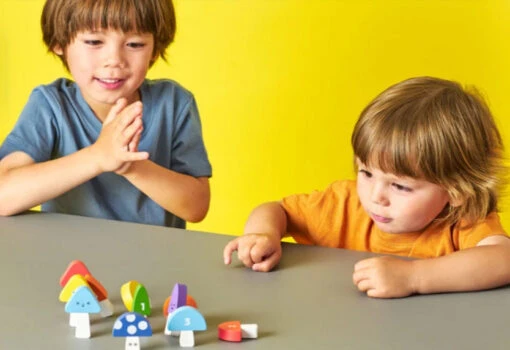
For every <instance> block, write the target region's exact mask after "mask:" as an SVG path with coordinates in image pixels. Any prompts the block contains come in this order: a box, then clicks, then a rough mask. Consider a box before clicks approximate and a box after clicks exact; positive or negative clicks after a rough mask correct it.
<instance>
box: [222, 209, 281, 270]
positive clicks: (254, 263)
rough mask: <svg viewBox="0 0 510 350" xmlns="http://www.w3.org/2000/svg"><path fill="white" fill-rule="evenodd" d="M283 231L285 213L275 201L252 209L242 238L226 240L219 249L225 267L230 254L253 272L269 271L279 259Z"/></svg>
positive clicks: (229, 261) (228, 262) (228, 261)
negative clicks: (223, 246) (235, 255)
mask: <svg viewBox="0 0 510 350" xmlns="http://www.w3.org/2000/svg"><path fill="white" fill-rule="evenodd" d="M286 231H287V214H286V213H285V210H284V209H283V207H282V206H281V205H280V203H278V202H270V203H265V204H262V205H260V206H258V207H257V208H255V209H254V210H253V211H252V212H251V214H250V217H249V218H248V221H247V222H246V225H245V228H244V235H243V236H241V237H238V238H236V239H234V240H232V241H230V242H229V243H228V244H227V245H226V246H225V249H224V250H223V260H224V262H225V264H227V265H228V264H230V263H231V261H232V259H231V255H232V253H233V252H234V251H237V256H238V258H239V260H241V261H242V262H243V263H244V265H245V266H247V267H250V268H251V269H252V270H254V271H264V272H267V271H270V270H271V269H272V268H273V267H274V266H276V265H277V264H278V262H279V261H280V258H281V256H282V247H281V243H280V241H281V239H282V237H283V235H284V234H285V232H286Z"/></svg>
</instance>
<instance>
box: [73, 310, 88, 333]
mask: <svg viewBox="0 0 510 350" xmlns="http://www.w3.org/2000/svg"><path fill="white" fill-rule="evenodd" d="M75 315H76V316H75V321H76V328H75V332H74V336H75V337H76V338H79V339H86V338H90V319H89V314H87V313H82V314H79V313H75Z"/></svg>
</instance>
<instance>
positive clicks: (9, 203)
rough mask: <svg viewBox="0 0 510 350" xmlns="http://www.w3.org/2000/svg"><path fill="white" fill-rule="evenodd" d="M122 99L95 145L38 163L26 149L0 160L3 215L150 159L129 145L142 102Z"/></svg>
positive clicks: (137, 128)
mask: <svg viewBox="0 0 510 350" xmlns="http://www.w3.org/2000/svg"><path fill="white" fill-rule="evenodd" d="M125 107H126V101H125V100H121V101H119V102H118V103H117V104H116V105H115V106H114V107H112V110H111V111H110V114H109V116H108V118H107V121H105V123H104V126H103V129H102V131H101V134H100V136H99V138H98V140H97V141H96V143H94V144H93V145H92V146H90V147H86V148H84V149H82V150H79V151H78V152H75V153H73V154H70V155H68V156H65V157H62V158H59V159H55V160H50V161H47V162H41V163H35V162H34V160H33V159H32V158H31V157H30V156H29V155H27V154H26V153H24V152H13V153H11V154H9V155H8V156H6V157H4V158H3V159H2V160H1V161H0V215H2V216H6V215H13V214H16V213H19V212H22V211H24V210H27V209H30V208H32V207H34V206H36V205H39V204H41V203H44V202H46V201H47V200H50V199H52V198H55V197H57V196H59V195H61V194H63V193H65V192H67V191H69V190H70V189H72V188H74V187H76V186H78V185H80V184H82V183H84V182H86V181H88V180H90V179H91V178H93V177H95V176H97V175H99V174H101V173H103V172H105V171H115V170H117V169H119V168H121V167H122V166H123V165H124V164H125V163H126V162H128V163H129V162H134V161H139V160H143V159H147V157H148V154H147V153H146V152H131V151H129V149H128V145H129V144H130V142H131V141H132V139H133V138H134V137H135V136H136V135H138V134H139V132H140V128H141V121H140V113H141V105H140V104H133V105H130V106H128V107H126V108H125Z"/></svg>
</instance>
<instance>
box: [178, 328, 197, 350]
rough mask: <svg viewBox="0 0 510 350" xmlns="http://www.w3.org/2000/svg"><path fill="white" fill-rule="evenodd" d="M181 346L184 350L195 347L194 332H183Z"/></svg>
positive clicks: (180, 340) (180, 339)
mask: <svg viewBox="0 0 510 350" xmlns="http://www.w3.org/2000/svg"><path fill="white" fill-rule="evenodd" d="M179 345H180V346H181V347H183V348H191V347H193V346H195V336H194V335H193V331H181V335H180V337H179Z"/></svg>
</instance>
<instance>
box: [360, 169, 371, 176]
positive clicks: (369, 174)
mask: <svg viewBox="0 0 510 350" xmlns="http://www.w3.org/2000/svg"><path fill="white" fill-rule="evenodd" d="M359 173H360V174H363V175H365V176H366V177H372V173H371V172H369V171H366V170H365V169H360V170H359Z"/></svg>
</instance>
